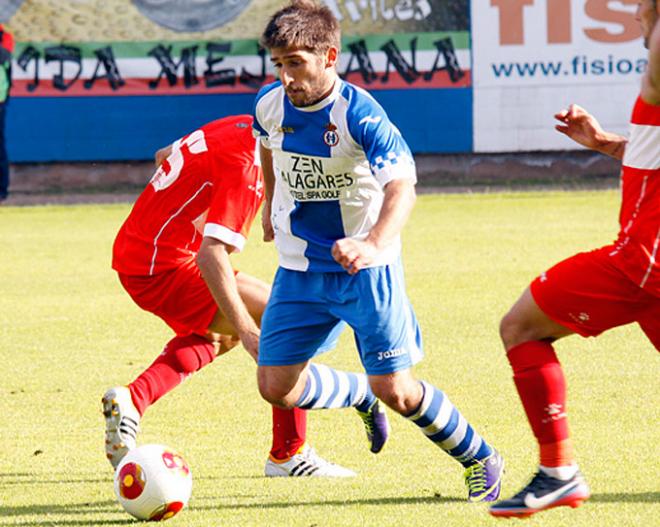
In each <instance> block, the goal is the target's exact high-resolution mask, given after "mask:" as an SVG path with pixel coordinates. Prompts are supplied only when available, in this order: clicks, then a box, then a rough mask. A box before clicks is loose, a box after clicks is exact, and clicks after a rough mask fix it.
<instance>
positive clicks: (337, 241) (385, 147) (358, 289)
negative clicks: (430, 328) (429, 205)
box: [254, 1, 504, 501]
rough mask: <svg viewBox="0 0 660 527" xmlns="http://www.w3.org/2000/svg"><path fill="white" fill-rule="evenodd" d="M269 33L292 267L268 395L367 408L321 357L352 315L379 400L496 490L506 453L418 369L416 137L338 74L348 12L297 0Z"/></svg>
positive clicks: (277, 319)
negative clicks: (342, 16) (411, 251)
mask: <svg viewBox="0 0 660 527" xmlns="http://www.w3.org/2000/svg"><path fill="white" fill-rule="evenodd" d="M261 42H262V45H263V46H264V47H266V48H268V49H269V50H270V53H271V61H272V62H273V64H274V65H275V68H276V70H277V71H278V73H279V79H280V80H279V81H278V82H275V83H273V84H271V85H268V86H265V87H264V88H262V89H261V91H260V92H259V94H258V95H257V101H256V107H255V114H256V117H255V121H254V127H255V130H256V132H257V133H258V134H259V135H260V137H261V152H262V160H263V169H264V178H265V184H266V204H265V207H264V214H263V216H262V221H263V223H264V236H265V239H266V240H271V239H273V237H274V239H275V243H276V246H277V249H278V252H279V264H280V267H279V269H278V271H277V274H276V275H275V280H274V283H273V292H272V294H271V297H270V299H269V301H268V306H267V308H266V311H265V313H264V318H263V324H262V336H261V344H260V349H259V369H258V380H259V389H260V391H261V394H262V395H263V397H264V398H265V399H266V400H267V401H269V402H271V403H273V404H279V405H282V406H287V407H294V406H297V407H302V408H308V409H312V408H341V407H346V406H356V401H355V397H354V394H353V392H354V388H353V386H352V385H351V382H349V381H350V379H347V378H346V377H345V374H344V373H343V372H337V371H336V370H333V369H332V368H327V367H325V366H323V367H321V366H319V365H314V364H311V363H310V362H309V360H310V359H311V358H312V357H314V356H315V355H317V354H319V353H322V352H323V351H326V350H327V349H329V348H331V347H332V346H334V343H335V339H336V336H335V333H336V331H335V329H336V328H337V327H341V325H342V324H343V322H342V321H346V322H347V323H348V324H349V325H350V326H351V327H352V328H353V330H354V332H355V339H356V342H357V347H358V350H359V353H360V359H361V361H362V364H363V365H364V368H365V370H366V371H367V373H368V375H369V382H370V384H371V387H372V389H373V391H374V393H375V394H376V395H377V397H378V398H379V399H381V400H382V401H383V402H385V403H386V404H387V405H388V406H389V407H391V408H392V409H394V410H395V411H397V412H398V413H399V414H401V415H403V416H404V417H406V418H407V419H409V420H410V421H412V422H413V423H415V424H416V425H417V426H418V427H420V429H421V431H422V432H423V433H424V434H425V435H426V436H427V437H428V438H429V439H430V440H431V441H432V442H433V443H434V444H436V445H437V446H439V447H440V448H442V449H443V450H445V451H446V452H447V453H448V454H449V455H451V456H452V457H454V458H455V459H456V460H457V461H458V462H459V463H461V464H462V465H463V466H464V467H465V481H466V484H467V486H468V499H469V500H470V501H492V500H495V499H496V498H497V497H498V496H499V492H500V479H501V475H502V471H503V466H504V464H503V461H502V458H501V457H500V455H499V454H498V453H497V452H496V451H495V450H494V449H493V448H492V447H491V446H490V445H489V444H488V443H487V442H486V441H485V440H483V439H482V438H481V437H480V435H479V434H478V433H477V432H476V431H475V430H474V429H473V428H472V427H471V426H470V424H469V423H468V422H467V420H466V419H465V418H464V417H463V416H462V415H461V414H460V413H459V411H458V410H457V409H456V408H455V407H454V405H453V404H452V403H451V402H450V401H449V399H448V397H447V396H446V395H445V394H444V393H443V392H442V391H440V390H438V389H437V388H435V387H434V386H432V385H431V384H429V383H426V382H420V381H418V380H416V379H415V378H414V377H413V375H412V373H411V367H412V365H413V364H415V363H416V362H418V361H419V360H421V358H422V342H421V335H420V331H419V326H418V324H417V319H416V317H415V313H414V311H413V309H412V306H411V305H410V302H409V301H408V298H407V296H406V292H405V285H404V279H403V269H402V265H401V261H400V251H401V243H400V238H399V234H400V232H401V229H402V227H403V225H404V224H405V222H406V220H407V218H408V215H409V213H410V211H411V209H412V207H413V204H414V202H415V182H416V171H415V164H414V161H413V159H412V155H411V153H410V150H409V148H408V145H407V144H406V142H405V141H404V139H403V138H402V137H401V134H400V133H399V131H398V130H397V129H396V127H395V126H394V125H393V124H392V123H391V122H390V120H389V119H388V117H387V115H386V114H385V112H384V110H383V108H382V107H381V106H380V105H379V104H378V103H377V102H376V101H375V100H374V99H373V98H372V97H371V96H370V95H369V94H368V93H366V92H365V91H364V90H361V89H359V88H357V87H355V86H353V85H351V84H349V83H346V82H343V81H342V80H341V79H340V78H339V77H338V75H337V71H336V64H337V60H338V57H339V50H340V30H339V23H338V22H337V20H336V19H335V17H334V16H333V15H332V12H331V11H330V10H329V9H328V8H327V7H322V6H319V5H317V4H315V3H313V2H311V1H294V2H293V3H291V4H290V5H288V6H287V7H285V8H283V9H281V10H279V11H278V12H277V13H275V14H274V15H273V16H272V17H271V19H270V21H269V23H268V25H267V27H266V29H265V31H264V33H263V35H262V38H261ZM269 213H270V214H269ZM359 409H360V410H361V411H365V409H366V408H364V407H363V408H359ZM370 411H371V412H372V413H373V415H374V420H373V425H374V426H373V428H372V432H373V434H377V435H381V436H384V435H385V434H386V427H385V423H383V422H382V419H381V417H380V416H382V415H383V414H382V413H381V412H380V410H379V403H378V402H375V403H374V407H372V408H370Z"/></svg>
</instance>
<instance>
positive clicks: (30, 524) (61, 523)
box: [0, 518, 142, 527]
mask: <svg viewBox="0 0 660 527" xmlns="http://www.w3.org/2000/svg"><path fill="white" fill-rule="evenodd" d="M0 525H11V526H12V527H13V526H18V527H44V526H46V525H54V526H57V527H65V526H67V525H83V526H87V527H89V526H90V525H142V523H141V522H138V521H137V520H133V519H130V518H127V519H125V520H124V519H122V520H93V521H92V520H44V519H43V518H42V519H41V520H34V521H25V522H12V523H3V522H2V521H1V520H0Z"/></svg>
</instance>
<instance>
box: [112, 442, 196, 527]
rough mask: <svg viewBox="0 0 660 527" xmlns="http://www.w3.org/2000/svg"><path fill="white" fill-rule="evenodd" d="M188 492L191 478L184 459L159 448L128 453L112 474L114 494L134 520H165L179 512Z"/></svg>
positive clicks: (188, 497) (143, 448)
mask: <svg viewBox="0 0 660 527" xmlns="http://www.w3.org/2000/svg"><path fill="white" fill-rule="evenodd" d="M191 492H192V474H191V473H190V468H189V467H188V464H187V463H186V462H185V461H184V459H183V458H182V457H181V456H180V455H179V454H177V453H176V452H175V451H174V450H172V449H171V448H168V447H166V446H163V445H143V446H140V447H138V448H134V449H133V450H130V451H129V452H128V454H126V456H124V459H122V460H121V463H119V466H117V470H116V472H115V494H116V495H117V499H118V500H119V503H120V504H121V506H122V507H124V509H125V510H126V512H128V513H129V514H131V515H132V516H134V517H136V518H137V519H138V520H151V521H161V520H167V519H169V518H171V517H172V516H174V515H175V514H176V513H178V512H179V511H180V510H181V509H183V508H184V507H185V506H186V504H187V503H188V500H189V499H190V493H191Z"/></svg>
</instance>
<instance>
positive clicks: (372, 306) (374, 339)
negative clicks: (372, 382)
mask: <svg viewBox="0 0 660 527" xmlns="http://www.w3.org/2000/svg"><path fill="white" fill-rule="evenodd" d="M344 322H345V323H347V324H348V325H349V326H350V327H351V328H352V329H353V331H354V333H355V342H356V344H357V348H358V351H359V353H360V359H361V361H362V364H363V366H364V369H365V370H366V372H367V373H368V374H370V375H384V374H387V373H393V372H395V371H399V370H404V369H407V368H410V367H411V366H412V365H413V364H415V363H417V362H419V361H420V360H421V359H422V357H423V352H422V336H421V333H420V331H419V325H418V323H417V318H416V317H415V312H414V311H413V309H412V306H411V305H410V302H409V301H408V298H407V296H406V292H405V284H404V280H403V272H402V269H401V264H400V263H395V264H391V265H386V266H381V267H372V268H368V269H363V270H362V271H360V272H358V273H357V274H355V275H349V274H348V273H346V272H336V273H335V272H332V273H319V272H302V271H291V270H289V269H284V268H282V267H280V268H279V269H278V270H277V273H276V275H275V280H274V282H273V289H272V293H271V296H270V299H269V301H268V305H267V306H266V311H265V312H264V315H263V318H262V320H261V339H260V343H259V365H261V366H283V365H290V364H299V363H302V362H306V361H307V360H309V359H311V358H312V357H314V356H316V355H318V354H319V353H323V352H324V351H327V350H329V349H330V348H332V347H334V346H335V344H336V342H337V338H338V337H339V334H340V333H341V332H342V330H343V329H344V325H345V324H344Z"/></svg>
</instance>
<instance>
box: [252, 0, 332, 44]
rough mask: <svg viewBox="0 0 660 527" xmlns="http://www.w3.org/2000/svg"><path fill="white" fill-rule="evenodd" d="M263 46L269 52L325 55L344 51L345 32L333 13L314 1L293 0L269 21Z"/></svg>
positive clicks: (263, 38) (264, 34)
mask: <svg viewBox="0 0 660 527" xmlns="http://www.w3.org/2000/svg"><path fill="white" fill-rule="evenodd" d="M260 43H261V45H262V46H263V47H265V48H267V49H272V48H298V49H305V50H307V51H312V52H314V53H324V52H326V51H327V50H328V49H330V48H331V47H336V48H337V49H340V48H341V30H340V28H339V22H338V21H337V19H336V18H335V16H334V15H333V14H332V11H331V10H330V9H329V8H328V7H326V6H321V5H319V4H317V3H316V2H314V1H313V0H292V2H291V3H290V4H289V5H287V6H285V7H283V8H282V9H280V10H279V11H277V12H276V13H275V14H274V15H273V16H272V17H271V18H270V20H269V21H268V25H266V29H265V30H264V32H263V34H262V35H261V39H260Z"/></svg>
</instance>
